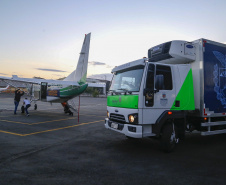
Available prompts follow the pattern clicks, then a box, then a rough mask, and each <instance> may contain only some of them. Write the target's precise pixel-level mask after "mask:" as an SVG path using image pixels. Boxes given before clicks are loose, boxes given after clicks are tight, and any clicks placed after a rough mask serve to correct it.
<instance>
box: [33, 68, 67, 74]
mask: <svg viewBox="0 0 226 185" xmlns="http://www.w3.org/2000/svg"><path fill="white" fill-rule="evenodd" d="M36 69H37V70H40V71H51V72H60V73H62V72H67V71H62V70H58V69H45V68H36Z"/></svg>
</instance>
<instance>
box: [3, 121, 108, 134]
mask: <svg viewBox="0 0 226 185" xmlns="http://www.w3.org/2000/svg"><path fill="white" fill-rule="evenodd" d="M102 121H104V120H98V121H92V122H88V123H80V124H77V125H72V126H67V127H60V128H55V129H50V130H43V131H40V132H33V133H29V134H19V133H14V132H8V131H4V130H0V132H2V133H6V134H11V135H16V136H30V135H35V134H41V133H46V132H53V131H58V130H63V129H67V128H73V127H78V126H83V125H89V124H91V123H98V122H102Z"/></svg>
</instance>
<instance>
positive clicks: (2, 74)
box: [0, 73, 8, 75]
mask: <svg viewBox="0 0 226 185" xmlns="http://www.w3.org/2000/svg"><path fill="white" fill-rule="evenodd" d="M0 75H8V74H6V73H0Z"/></svg>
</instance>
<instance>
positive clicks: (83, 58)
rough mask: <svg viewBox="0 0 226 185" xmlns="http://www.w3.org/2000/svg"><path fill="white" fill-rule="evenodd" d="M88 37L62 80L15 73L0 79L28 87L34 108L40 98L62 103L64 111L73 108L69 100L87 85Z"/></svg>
mask: <svg viewBox="0 0 226 185" xmlns="http://www.w3.org/2000/svg"><path fill="white" fill-rule="evenodd" d="M90 37H91V33H89V34H86V35H85V39H84V42H83V45H82V49H81V53H80V56H79V60H78V64H77V67H76V69H75V70H74V71H73V72H72V73H71V74H70V75H69V76H68V77H66V78H65V79H64V80H45V79H34V78H19V77H18V76H17V75H13V76H12V78H9V77H0V80H2V81H4V82H6V83H7V84H9V85H11V86H14V87H18V86H19V85H18V84H20V85H21V84H23V85H25V86H26V88H27V89H28V94H29V95H30V96H31V101H34V102H35V109H37V104H36V101H38V100H41V101H44V102H50V103H62V105H63V107H64V111H65V112H66V111H67V110H68V108H69V107H70V108H73V107H71V105H70V104H69V101H70V100H71V99H73V98H74V97H76V96H78V95H80V94H82V93H83V92H84V91H85V90H86V88H87V86H88V84H87V83H86V76H87V67H88V57H89V46H90ZM65 108H66V110H65ZM69 113H70V111H69ZM70 114H71V113H70Z"/></svg>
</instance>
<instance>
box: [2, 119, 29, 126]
mask: <svg viewBox="0 0 226 185" xmlns="http://www.w3.org/2000/svg"><path fill="white" fill-rule="evenodd" d="M0 121H1V122H9V123H18V124H22V125H30V123H24V122H19V121H10V120H3V119H1V120H0Z"/></svg>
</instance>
